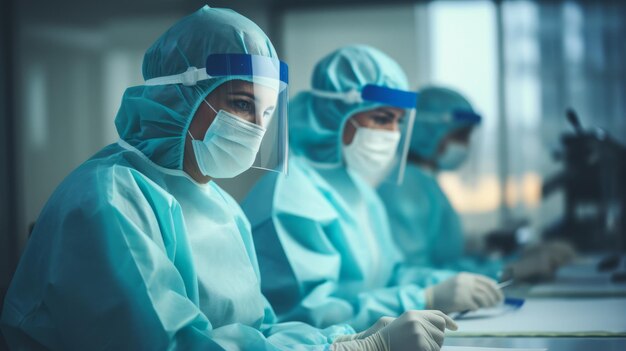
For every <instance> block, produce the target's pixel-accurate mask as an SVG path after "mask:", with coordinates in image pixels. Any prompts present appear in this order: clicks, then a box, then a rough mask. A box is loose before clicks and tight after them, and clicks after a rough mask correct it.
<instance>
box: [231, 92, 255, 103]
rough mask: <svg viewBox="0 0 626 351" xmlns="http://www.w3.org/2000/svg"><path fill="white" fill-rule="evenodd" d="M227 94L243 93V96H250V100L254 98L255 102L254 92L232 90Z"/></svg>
mask: <svg viewBox="0 0 626 351" xmlns="http://www.w3.org/2000/svg"><path fill="white" fill-rule="evenodd" d="M228 95H243V96H245V97H248V98H250V99H252V100H254V101H255V102H256V97H255V96H254V94H252V93H249V92H247V91H233V92H230V93H228Z"/></svg>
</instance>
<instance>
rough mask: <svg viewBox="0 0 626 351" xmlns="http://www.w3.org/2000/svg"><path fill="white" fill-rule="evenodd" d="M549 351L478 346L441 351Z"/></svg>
mask: <svg viewBox="0 0 626 351" xmlns="http://www.w3.org/2000/svg"><path fill="white" fill-rule="evenodd" d="M546 350H547V349H513V348H508V347H507V348H501V347H498V348H493V347H476V346H444V347H442V348H441V351H546Z"/></svg>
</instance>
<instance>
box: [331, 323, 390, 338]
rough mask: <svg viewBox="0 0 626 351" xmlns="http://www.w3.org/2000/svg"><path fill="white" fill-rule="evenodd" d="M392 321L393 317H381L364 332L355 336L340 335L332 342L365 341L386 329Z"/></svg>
mask: <svg viewBox="0 0 626 351" xmlns="http://www.w3.org/2000/svg"><path fill="white" fill-rule="evenodd" d="M394 320H395V318H393V317H381V318H380V319H378V321H376V323H374V324H373V325H372V326H371V327H369V328H367V329H365V330H364V331H362V332H360V333H356V334H350V335H341V336H339V337H337V338H336V339H335V341H334V342H344V341H350V340H357V339H365V338H367V337H368V336H370V335H372V334H374V333H376V332H377V331H379V330H381V329H382V328H384V327H386V326H387V325H389V324H390V323H391V322H393V321H394Z"/></svg>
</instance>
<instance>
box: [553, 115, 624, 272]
mask: <svg viewBox="0 0 626 351" xmlns="http://www.w3.org/2000/svg"><path fill="white" fill-rule="evenodd" d="M566 116H567V120H568V122H569V123H570V125H571V126H572V127H573V129H574V133H565V134H563V135H562V136H561V145H562V146H563V151H562V152H560V153H557V154H555V155H554V156H555V160H556V161H557V162H562V163H563V170H562V171H561V172H559V173H557V174H555V175H554V176H552V177H550V178H549V179H548V180H547V181H546V182H545V183H544V185H543V189H542V196H543V197H544V198H546V197H548V196H550V195H551V194H553V193H554V192H556V191H557V190H560V191H563V194H564V208H565V211H564V214H563V217H562V218H561V219H559V220H558V221H557V222H556V223H554V224H553V225H551V226H550V227H549V228H548V229H547V230H546V231H544V237H545V238H562V239H566V240H568V241H570V242H571V243H572V244H573V245H575V246H576V247H577V249H578V250H579V251H580V252H587V253H591V252H610V253H611V255H610V256H608V257H605V258H604V259H602V260H601V262H600V263H599V265H598V269H599V270H601V271H610V272H614V273H613V276H612V279H613V281H619V282H624V281H626V259H624V257H626V256H624V255H625V254H626V224H625V217H626V216H625V215H626V147H624V145H622V144H621V143H620V142H618V141H617V140H615V139H614V138H612V137H611V136H610V135H609V133H608V132H606V131H604V130H602V129H599V128H594V129H584V128H583V127H582V125H581V123H580V120H579V118H578V116H577V115H576V113H575V112H574V110H572V109H569V110H568V111H567V113H566Z"/></svg>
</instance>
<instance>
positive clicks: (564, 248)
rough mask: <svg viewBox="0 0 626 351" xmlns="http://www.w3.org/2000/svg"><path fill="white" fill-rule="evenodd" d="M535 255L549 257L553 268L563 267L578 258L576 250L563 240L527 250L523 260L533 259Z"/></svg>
mask: <svg viewBox="0 0 626 351" xmlns="http://www.w3.org/2000/svg"><path fill="white" fill-rule="evenodd" d="M535 255H547V256H548V257H549V258H550V261H551V263H552V265H553V266H556V267H557V268H558V267H561V266H563V265H565V264H567V263H569V262H571V261H572V260H573V259H574V258H576V255H577V254H576V249H575V248H574V246H572V244H570V243H568V242H567V241H563V240H551V241H547V242H544V243H540V244H537V245H535V246H532V247H530V248H527V249H526V250H524V252H523V253H522V258H530V259H532V258H533V257H534V256H535Z"/></svg>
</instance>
